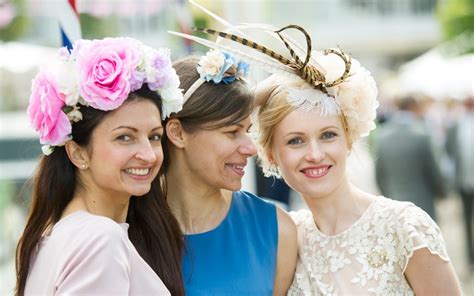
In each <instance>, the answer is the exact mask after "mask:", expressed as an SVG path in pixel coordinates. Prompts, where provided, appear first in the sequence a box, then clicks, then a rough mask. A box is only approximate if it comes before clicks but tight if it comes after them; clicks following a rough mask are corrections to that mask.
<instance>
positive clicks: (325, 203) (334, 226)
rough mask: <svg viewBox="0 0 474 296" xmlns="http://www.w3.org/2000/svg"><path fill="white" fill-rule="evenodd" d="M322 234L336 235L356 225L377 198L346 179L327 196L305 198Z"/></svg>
mask: <svg viewBox="0 0 474 296" xmlns="http://www.w3.org/2000/svg"><path fill="white" fill-rule="evenodd" d="M303 199H304V200H305V202H306V204H307V205H308V207H309V209H310V211H311V212H312V214H313V218H314V221H315V223H316V225H317V226H318V228H319V230H320V231H321V232H322V233H325V234H327V235H336V234H338V233H341V232H342V231H344V230H346V229H348V228H349V227H350V226H351V225H352V224H354V223H355V222H356V221H357V220H358V219H359V218H360V217H361V216H362V214H363V213H364V211H365V210H366V209H367V208H368V206H369V205H370V203H371V202H372V200H373V199H375V196H373V195H371V194H368V193H365V192H363V191H361V190H360V189H358V188H356V187H355V186H353V185H352V184H350V182H349V181H348V180H347V179H346V178H345V179H343V180H342V181H341V183H340V184H339V186H338V187H337V188H336V189H335V190H334V191H333V192H331V193H329V194H327V195H325V196H303Z"/></svg>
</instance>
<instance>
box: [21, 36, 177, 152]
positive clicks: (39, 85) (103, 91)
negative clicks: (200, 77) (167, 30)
mask: <svg viewBox="0 0 474 296" xmlns="http://www.w3.org/2000/svg"><path fill="white" fill-rule="evenodd" d="M58 57H59V58H58V59H57V60H56V61H55V63H54V64H53V65H51V66H50V67H48V69H47V70H46V69H42V70H41V71H40V72H39V73H38V74H37V75H36V77H35V78H34V79H33V81H32V88H31V96H30V103H29V106H28V110H27V113H28V116H29V119H30V121H31V124H32V126H33V128H34V129H35V130H36V131H37V132H39V138H40V142H41V144H43V145H44V146H43V153H45V154H46V155H48V154H49V153H51V152H52V147H53V146H62V145H64V144H65V143H66V142H67V141H68V140H70V139H72V138H71V132H72V122H77V121H79V120H82V114H81V112H80V105H84V106H90V107H92V108H95V109H98V110H102V111H110V110H114V109H117V108H118V107H120V106H121V105H122V104H123V102H124V101H125V100H126V99H127V97H128V95H129V94H130V92H133V91H135V90H138V89H140V88H141V87H142V86H143V84H145V83H146V84H147V85H148V88H149V89H150V90H153V91H157V92H158V94H159V95H160V96H161V98H162V109H163V110H162V114H161V115H162V119H165V118H166V117H168V116H169V115H170V114H171V113H173V112H178V111H180V110H181V109H182V105H183V94H182V89H180V88H179V84H180V82H179V77H178V75H177V74H176V71H175V70H174V68H173V67H172V66H171V59H170V53H169V50H168V49H164V48H162V49H159V50H155V49H153V48H151V47H148V46H145V45H143V44H142V43H141V42H140V41H138V40H135V39H131V38H105V39H102V40H79V41H77V42H76V43H75V44H74V46H73V49H72V51H71V52H70V53H69V51H68V50H67V49H66V48H65V47H64V48H61V49H60V50H59V52H58Z"/></svg>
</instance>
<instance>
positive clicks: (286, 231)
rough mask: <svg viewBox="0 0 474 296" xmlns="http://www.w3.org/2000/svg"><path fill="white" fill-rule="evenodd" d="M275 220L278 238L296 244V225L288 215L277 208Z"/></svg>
mask: <svg viewBox="0 0 474 296" xmlns="http://www.w3.org/2000/svg"><path fill="white" fill-rule="evenodd" d="M277 219H278V233H279V236H281V237H284V238H285V239H292V240H294V241H295V242H296V225H295V222H293V219H291V217H290V215H289V214H288V213H287V212H285V211H284V210H282V209H280V208H277Z"/></svg>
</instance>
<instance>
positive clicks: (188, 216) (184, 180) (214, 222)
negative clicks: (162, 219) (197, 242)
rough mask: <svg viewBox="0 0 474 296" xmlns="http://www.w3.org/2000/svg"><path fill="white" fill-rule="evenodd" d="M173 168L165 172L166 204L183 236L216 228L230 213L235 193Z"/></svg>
mask: <svg viewBox="0 0 474 296" xmlns="http://www.w3.org/2000/svg"><path fill="white" fill-rule="evenodd" d="M183 171H186V170H180V169H178V168H177V167H176V166H173V165H171V166H170V167H169V169H168V172H167V173H166V178H167V182H168V192H167V201H168V204H169V206H170V208H171V211H172V212H173V214H174V216H175V217H176V218H177V220H178V222H179V224H180V226H181V229H182V231H183V232H184V233H187V234H191V233H201V232H205V231H209V230H211V229H214V228H215V227H216V226H218V225H219V223H220V222H221V221H222V220H223V219H224V218H225V216H226V215H227V212H228V211H229V207H230V202H231V198H232V193H231V192H229V191H226V190H223V189H221V188H216V187H213V186H210V185H209V184H205V183H204V182H203V181H202V180H200V179H199V178H196V176H190V175H189V174H186V173H183Z"/></svg>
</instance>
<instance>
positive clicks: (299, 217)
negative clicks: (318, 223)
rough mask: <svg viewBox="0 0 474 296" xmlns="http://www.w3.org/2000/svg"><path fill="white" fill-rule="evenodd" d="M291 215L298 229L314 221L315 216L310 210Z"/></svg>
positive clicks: (295, 212) (293, 212)
mask: <svg viewBox="0 0 474 296" xmlns="http://www.w3.org/2000/svg"><path fill="white" fill-rule="evenodd" d="M289 215H290V217H291V219H292V220H293V222H294V223H295V224H296V226H297V227H300V226H301V225H303V224H305V223H307V222H308V221H312V220H313V214H312V213H311V211H309V210H299V211H292V212H290V213H289Z"/></svg>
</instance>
